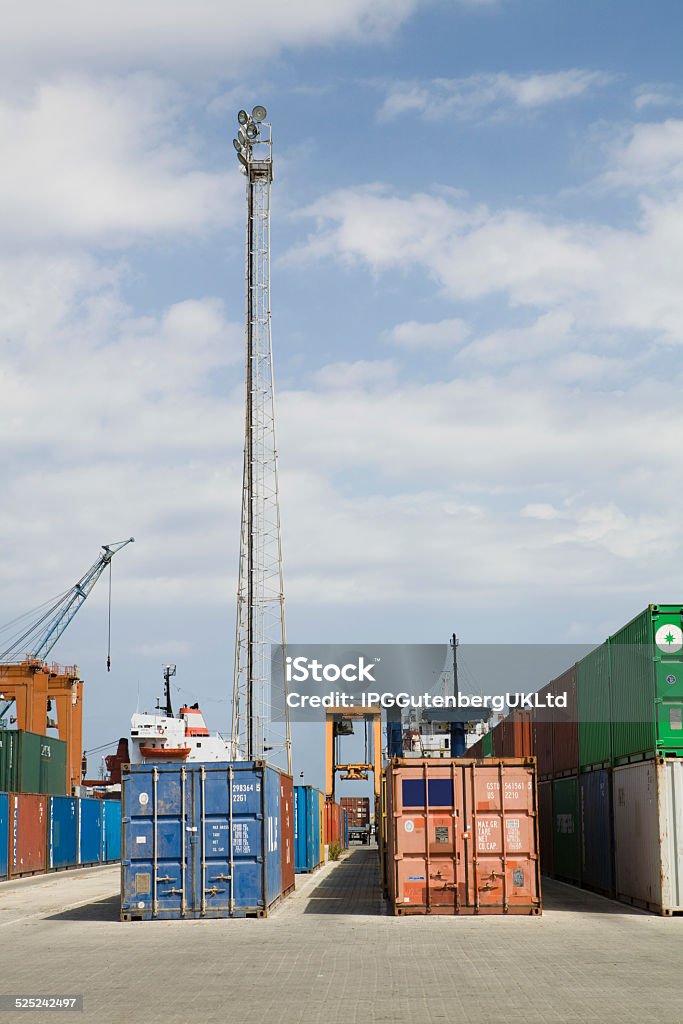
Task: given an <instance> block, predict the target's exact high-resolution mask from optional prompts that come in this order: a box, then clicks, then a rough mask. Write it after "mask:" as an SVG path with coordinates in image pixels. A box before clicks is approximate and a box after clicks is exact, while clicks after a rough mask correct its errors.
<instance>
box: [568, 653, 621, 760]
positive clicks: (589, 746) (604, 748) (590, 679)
mask: <svg viewBox="0 0 683 1024" xmlns="http://www.w3.org/2000/svg"><path fill="white" fill-rule="evenodd" d="M576 700H577V712H578V719H579V767H580V768H581V770H582V771H583V770H584V769H586V768H591V767H603V766H604V767H610V766H611V764H612V741H611V720H612V712H611V707H610V647H609V642H608V641H607V640H606V641H605V643H604V644H601V645H600V646H599V647H596V649H595V650H594V651H591V652H590V654H587V655H586V657H585V658H583V659H582V660H581V661H580V662H579V663H578V664H577V666H576Z"/></svg>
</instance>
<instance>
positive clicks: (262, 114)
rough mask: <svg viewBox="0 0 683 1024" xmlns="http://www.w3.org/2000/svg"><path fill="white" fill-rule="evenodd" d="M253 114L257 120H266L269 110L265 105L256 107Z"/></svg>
mask: <svg viewBox="0 0 683 1024" xmlns="http://www.w3.org/2000/svg"><path fill="white" fill-rule="evenodd" d="M251 116H252V117H253V118H254V120H255V121H265V119H266V117H267V116H268V111H267V110H266V108H265V107H254V109H253V110H252V112H251Z"/></svg>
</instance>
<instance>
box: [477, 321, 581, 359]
mask: <svg viewBox="0 0 683 1024" xmlns="http://www.w3.org/2000/svg"><path fill="white" fill-rule="evenodd" d="M571 327H572V317H571V316H570V315H569V314H568V313H565V312H563V311H561V310H557V311H553V312H552V313H545V314H544V315H543V316H540V317H539V318H538V319H537V320H536V321H535V322H534V323H533V324H532V325H531V326H529V327H514V328H501V329H500V330H497V331H493V332H492V333H491V334H487V335H485V336H484V337H480V338H475V339H474V340H473V341H472V342H470V344H469V345H466V346H465V347H464V348H462V349H460V352H459V353H458V360H459V361H461V362H463V363H468V364H470V365H471V364H472V363H475V364H476V363H480V364H483V365H485V366H487V367H488V368H489V369H490V370H495V369H497V368H499V367H501V366H505V365H506V364H510V363H520V362H524V361H528V360H539V359H542V357H543V356H546V355H548V354H549V353H552V352H556V351H558V350H560V351H561V350H563V349H565V348H566V345H567V342H568V340H569V335H570V330H571Z"/></svg>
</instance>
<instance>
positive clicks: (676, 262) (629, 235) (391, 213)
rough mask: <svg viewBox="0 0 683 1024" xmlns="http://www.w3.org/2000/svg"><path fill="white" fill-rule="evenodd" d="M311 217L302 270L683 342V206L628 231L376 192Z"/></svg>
mask: <svg viewBox="0 0 683 1024" xmlns="http://www.w3.org/2000/svg"><path fill="white" fill-rule="evenodd" d="M305 213H306V214H307V215H309V216H310V217H312V218H314V219H315V222H316V231H315V232H314V233H313V234H312V235H311V236H310V237H309V239H308V240H307V242H306V243H305V244H304V245H303V246H300V247H299V248H298V249H296V250H294V251H293V253H292V258H293V259H297V260H300V261H303V260H310V259H320V258H322V257H325V256H327V257H331V258H336V259H339V260H341V261H343V262H346V263H349V264H354V263H360V264H362V265H369V266H371V267H372V268H373V269H375V270H377V271H388V270H391V271H394V272H396V271H400V272H405V273H409V272H411V271H413V270H414V269H415V268H420V269H423V270H426V271H427V272H428V273H429V274H430V275H431V276H432V277H433V278H434V279H435V281H436V282H437V283H438V284H439V285H440V287H441V288H442V290H443V292H444V294H445V295H447V296H450V297H452V298H457V299H466V300H476V299H480V298H482V297H484V296H487V295H495V294H496V293H500V294H503V295H505V296H506V297H507V299H508V301H509V302H510V303H511V304H512V305H525V306H531V307H534V308H537V309H539V310H540V311H546V312H550V311H552V310H554V309H557V308H562V310H563V311H564V312H565V313H566V314H568V315H570V316H571V317H572V318H573V320H574V321H575V322H576V323H577V325H578V326H579V327H586V326H587V327H589V328H590V329H592V330H604V329H609V330H612V329H616V328H619V329H624V328H626V329H632V330H645V331H649V332H654V333H656V334H658V335H662V336H664V337H665V338H666V339H667V340H669V341H671V342H676V343H680V342H681V341H682V340H683V332H682V329H681V324H683V292H681V289H680V281H679V274H678V267H680V266H681V264H682V263H683V196H681V197H678V196H674V197H672V198H671V199H669V200H664V199H660V200H659V201H657V202H655V201H654V200H647V201H645V200H643V203H642V214H641V216H640V219H639V222H638V223H637V225H636V226H635V227H634V228H630V229H629V228H621V229H617V228H613V227H611V226H609V225H607V224H602V223H589V222H582V221H577V220H571V221H570V220H560V219H557V218H554V219H551V218H550V217H547V218H546V217H543V216H542V215H541V214H539V213H537V212H535V211H534V212H532V211H529V210H527V209H524V208H523V207H521V208H508V209H502V210H492V209H489V208H487V207H485V206H482V205H478V206H474V205H472V204H468V203H466V202H465V201H462V200H459V199H453V200H449V199H448V198H446V197H444V196H440V195H438V196H433V195H427V194H424V193H414V194H413V195H410V196H407V197H403V196H396V195H392V194H391V193H390V192H389V191H388V190H387V189H384V188H381V187H380V186H377V185H374V186H365V187H358V188H349V189H342V190H339V191H336V192H334V193H332V194H330V195H328V196H326V197H324V198H323V199H321V200H319V201H318V202H316V203H315V204H314V205H313V206H311V207H310V208H309V209H308V210H307V211H305Z"/></svg>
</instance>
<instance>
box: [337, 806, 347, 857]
mask: <svg viewBox="0 0 683 1024" xmlns="http://www.w3.org/2000/svg"><path fill="white" fill-rule="evenodd" d="M339 813H340V815H341V821H342V828H341V834H342V837H343V842H342V846H343V847H344V849H345V850H348V848H349V812H348V811H347V810H346V809H345V808H344V807H342V808H340V811H339Z"/></svg>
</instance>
